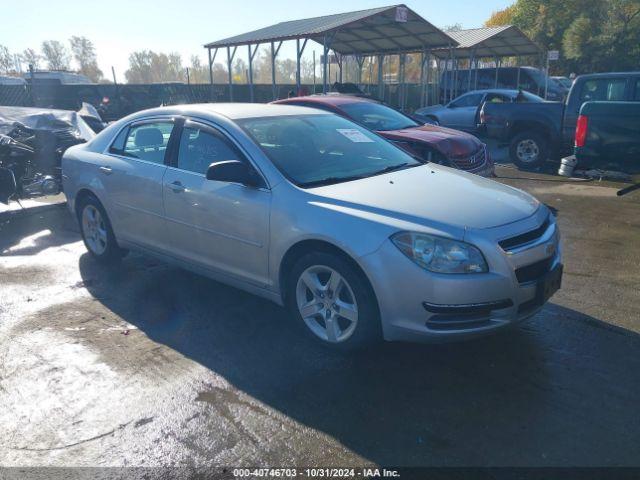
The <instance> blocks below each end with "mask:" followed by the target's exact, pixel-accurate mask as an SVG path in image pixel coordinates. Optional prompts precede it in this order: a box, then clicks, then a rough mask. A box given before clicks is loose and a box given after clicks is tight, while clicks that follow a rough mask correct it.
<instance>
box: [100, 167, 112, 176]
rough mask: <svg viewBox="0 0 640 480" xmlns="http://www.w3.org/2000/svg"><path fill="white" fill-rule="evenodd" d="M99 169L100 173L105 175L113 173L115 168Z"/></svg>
mask: <svg viewBox="0 0 640 480" xmlns="http://www.w3.org/2000/svg"><path fill="white" fill-rule="evenodd" d="M98 170H100V173H103V174H104V175H111V174H112V173H113V168H109V167H100V168H98Z"/></svg>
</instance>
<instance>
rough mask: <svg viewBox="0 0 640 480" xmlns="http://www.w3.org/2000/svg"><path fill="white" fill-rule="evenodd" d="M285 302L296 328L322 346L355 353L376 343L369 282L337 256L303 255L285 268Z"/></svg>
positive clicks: (375, 313)
mask: <svg viewBox="0 0 640 480" xmlns="http://www.w3.org/2000/svg"><path fill="white" fill-rule="evenodd" d="M285 298H286V304H287V308H288V309H289V312H290V313H291V315H292V317H293V318H294V319H295V321H296V323H297V324H298V325H300V326H301V327H302V328H303V329H304V330H305V332H306V333H307V335H309V336H311V338H313V339H314V340H315V341H316V342H318V343H320V344H322V345H324V346H326V347H329V348H333V349H338V350H344V351H349V350H358V349H362V348H365V347H371V346H373V345H375V344H377V343H379V342H380V341H381V340H382V328H381V324H380V314H379V312H378V303H377V300H376V298H375V294H374V292H373V290H372V289H371V286H370V285H369V282H368V281H367V279H366V278H365V277H364V275H363V273H362V272H361V271H360V270H359V269H357V268H356V267H354V266H353V265H352V264H351V262H349V261H348V260H346V259H345V258H342V257H341V256H339V255H335V254H332V253H326V252H311V253H307V254H305V255H303V256H302V257H301V258H300V259H298V261H297V262H296V263H295V264H294V266H293V268H292V269H291V273H290V275H289V277H288V279H287V284H286V297H285Z"/></svg>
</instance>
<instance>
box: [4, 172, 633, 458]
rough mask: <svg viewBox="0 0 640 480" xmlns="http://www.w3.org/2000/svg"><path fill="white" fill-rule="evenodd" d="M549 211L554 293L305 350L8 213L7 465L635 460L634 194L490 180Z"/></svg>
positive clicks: (260, 304)
mask: <svg viewBox="0 0 640 480" xmlns="http://www.w3.org/2000/svg"><path fill="white" fill-rule="evenodd" d="M499 175H500V176H503V177H523V176H526V177H530V178H536V180H530V179H524V180H522V179H520V180H514V179H509V178H502V179H501V180H500V181H504V182H505V183H510V184H513V185H516V186H518V187H521V188H524V189H526V190H528V191H530V192H532V193H533V194H535V195H536V196H537V197H538V198H540V199H541V200H542V201H544V202H546V203H547V204H548V205H550V206H551V207H553V208H555V209H557V212H558V215H559V223H560V226H561V229H562V234H563V244H564V248H565V265H566V266H565V277H564V284H563V289H562V290H561V291H560V292H558V293H557V294H556V295H555V296H554V297H553V298H552V300H551V303H550V304H548V305H547V306H546V307H545V308H544V310H543V311H542V312H541V313H540V314H538V315H537V316H536V317H534V318H532V319H531V320H529V321H528V322H526V323H524V324H522V325H521V326H519V327H518V328H515V329H512V330H510V331H507V332H504V333H502V334H499V335H497V336H493V337H488V338H485V339H481V340H476V341H471V342H466V343H459V344H447V345H413V344H402V343H394V344H391V343H390V344H385V345H383V346H381V347H380V348H379V349H376V350H374V351H368V352H362V353H359V354H356V355H348V356H345V355H341V354H336V353H332V352H328V351H326V350H324V349H322V348H319V347H316V346H315V345H314V344H312V343H309V341H307V340H306V339H305V338H304V337H302V336H301V335H300V334H299V333H298V332H297V331H296V329H295V328H293V327H292V325H291V322H290V320H289V319H288V317H287V315H286V313H285V312H284V311H283V309H281V308H280V307H278V306H276V305H273V304H271V303H269V302H267V301H264V300H261V299H259V298H256V297H253V296H251V295H249V294H246V293H243V292H241V291H238V290H235V289H233V288H230V287H227V286H224V285H221V284H218V283H216V282H214V281H211V280H208V279H206V278H202V277H199V276H197V275H194V274H191V273H188V272H185V271H182V270H179V269H176V268H173V267H169V266H167V265H164V264H162V263H160V262H157V261H156V260H153V259H149V258H145V257H142V256H140V255H135V254H131V255H129V256H128V257H127V258H126V259H124V261H123V262H122V264H121V265H120V266H113V267H109V268H107V267H101V266H99V265H97V264H96V263H95V262H93V261H92V259H91V258H90V257H89V255H88V254H87V253H86V251H85V248H84V246H83V244H82V242H81V241H80V238H79V235H78V230H77V227H76V225H75V222H74V221H73V219H72V218H71V217H70V215H69V213H68V212H67V211H66V209H65V208H64V207H61V206H54V207H50V208H45V209H39V210H34V211H32V212H31V213H26V214H22V215H13V216H8V217H7V216H5V217H1V218H2V219H0V285H1V286H0V426H1V429H2V435H0V465H4V466H11V465H14V466H34V465H36V466H42V465H47V466H72V465H73V466H157V465H188V466H195V467H201V466H211V465H227V466H239V465H245V466H246V465H253V466H267V465H269V466H294V465H297V466H301V465H307V466H313V465H316V466H341V465H342V466H346V465H350V466H356V465H371V464H386V465H397V466H417V465H437V466H449V465H456V466H469V465H472V466H638V465H640V414H639V410H638V406H639V404H640V400H639V398H640V373H639V372H640V336H639V333H640V268H639V266H640V215H639V212H640V192H636V193H635V194H630V195H629V196H627V197H621V198H618V197H616V196H615V188H614V186H603V185H600V184H597V183H595V182H591V183H564V182H559V181H558V180H559V178H558V177H550V176H544V175H537V174H523V173H522V172H518V171H517V170H515V169H509V168H500V169H499Z"/></svg>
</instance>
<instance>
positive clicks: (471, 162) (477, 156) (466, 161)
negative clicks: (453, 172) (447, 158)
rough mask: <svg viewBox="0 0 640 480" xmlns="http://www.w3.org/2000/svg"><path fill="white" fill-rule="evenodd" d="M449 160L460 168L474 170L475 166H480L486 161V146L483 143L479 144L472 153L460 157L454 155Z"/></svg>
mask: <svg viewBox="0 0 640 480" xmlns="http://www.w3.org/2000/svg"><path fill="white" fill-rule="evenodd" d="M451 161H452V162H453V163H454V164H455V165H456V167H458V168H459V169H460V170H475V169H477V168H481V167H483V166H484V165H485V163H487V147H486V146H485V145H481V146H480V148H479V149H478V150H476V152H474V154H473V155H471V156H469V157H462V158H455V157H454V158H451Z"/></svg>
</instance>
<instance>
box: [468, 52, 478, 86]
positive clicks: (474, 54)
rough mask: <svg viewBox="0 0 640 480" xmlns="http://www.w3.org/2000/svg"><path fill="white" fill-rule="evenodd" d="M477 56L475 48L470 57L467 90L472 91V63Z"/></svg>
mask: <svg viewBox="0 0 640 480" xmlns="http://www.w3.org/2000/svg"><path fill="white" fill-rule="evenodd" d="M475 57H476V51H475V50H474V51H473V52H472V53H471V57H470V58H469V70H468V71H467V74H468V78H467V92H469V91H471V73H472V72H473V71H472V70H471V65H473V62H474V60H475Z"/></svg>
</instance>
